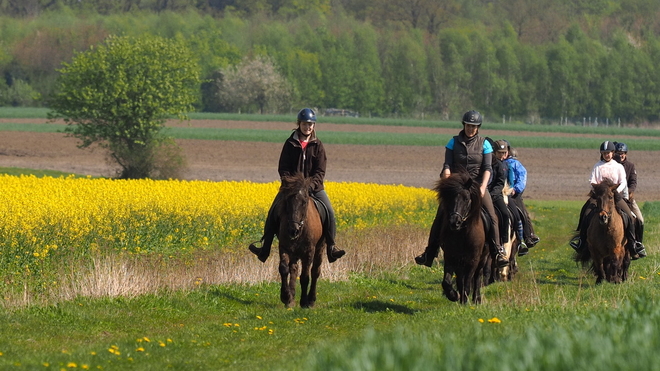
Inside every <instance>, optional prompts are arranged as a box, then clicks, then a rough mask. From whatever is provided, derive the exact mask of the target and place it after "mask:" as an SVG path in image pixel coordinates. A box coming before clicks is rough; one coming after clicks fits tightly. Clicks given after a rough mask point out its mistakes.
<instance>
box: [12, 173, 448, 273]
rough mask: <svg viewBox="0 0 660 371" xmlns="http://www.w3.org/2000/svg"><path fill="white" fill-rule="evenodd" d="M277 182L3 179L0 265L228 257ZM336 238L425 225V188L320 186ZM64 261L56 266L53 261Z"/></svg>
mask: <svg viewBox="0 0 660 371" xmlns="http://www.w3.org/2000/svg"><path fill="white" fill-rule="evenodd" d="M278 187H279V182H272V183H252V182H228V181H225V182H210V181H177V180H169V181H154V180H111V179H93V178H75V177H68V178H64V177H60V178H52V177H43V178H37V177H35V176H20V177H17V176H9V175H3V176H0V197H1V198H2V202H0V217H1V218H2V223H0V236H1V239H0V264H2V266H3V269H10V271H9V272H11V274H16V275H25V274H27V275H31V274H36V273H38V271H39V269H40V267H42V266H43V265H44V262H45V261H48V260H49V258H51V257H52V256H54V255H55V256H59V257H60V258H64V259H69V258H75V257H76V256H83V255H85V254H89V253H93V252H95V251H119V252H125V253H129V254H145V253H159V254H163V255H165V256H167V255H172V254H176V253H181V252H187V251H193V250H196V249H208V248H219V249H222V248H231V247H233V246H237V245H243V244H245V243H246V242H248V241H251V240H254V239H257V238H259V237H260V236H261V229H262V228H263V222H264V219H265V215H266V213H267V211H268V208H269V207H270V204H271V202H272V200H273V198H274V197H275V195H276V193H277V190H278ZM326 189H327V192H328V195H329V197H330V199H331V201H332V204H333V206H334V208H335V211H336V214H337V224H338V229H339V231H340V232H341V230H344V229H347V228H356V229H361V228H368V227H370V226H374V225H385V224H399V225H401V224H410V223H413V224H418V223H424V224H429V223H430V218H432V216H433V215H434V209H435V207H436V205H437V202H436V200H435V196H434V194H433V193H432V192H431V191H430V190H427V189H419V188H412V187H405V186H393V185H377V184H361V183H332V182H328V183H327V184H326ZM60 261H61V260H60Z"/></svg>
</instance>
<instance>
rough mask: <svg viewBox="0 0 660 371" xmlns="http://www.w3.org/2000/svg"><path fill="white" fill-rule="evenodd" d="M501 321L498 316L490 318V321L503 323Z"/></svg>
mask: <svg viewBox="0 0 660 371" xmlns="http://www.w3.org/2000/svg"><path fill="white" fill-rule="evenodd" d="M501 322H502V321H500V319H499V318H497V317H493V318H491V319H489V320H488V323H501Z"/></svg>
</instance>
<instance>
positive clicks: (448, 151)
mask: <svg viewBox="0 0 660 371" xmlns="http://www.w3.org/2000/svg"><path fill="white" fill-rule="evenodd" d="M453 164H454V138H451V139H450V140H449V143H447V146H446V147H445V162H444V163H443V164H442V170H441V171H440V178H442V179H444V178H448V177H449V176H450V175H451V166H452V165H453Z"/></svg>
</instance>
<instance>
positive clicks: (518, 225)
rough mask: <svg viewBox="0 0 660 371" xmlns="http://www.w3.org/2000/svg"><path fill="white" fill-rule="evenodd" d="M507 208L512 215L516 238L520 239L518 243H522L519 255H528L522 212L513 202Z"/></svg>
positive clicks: (519, 247)
mask: <svg viewBox="0 0 660 371" xmlns="http://www.w3.org/2000/svg"><path fill="white" fill-rule="evenodd" d="M507 206H508V208H509V213H510V214H511V225H512V228H513V229H514V230H515V232H516V237H518V241H520V244H519V246H518V255H520V256H523V255H527V253H528V252H529V247H528V246H527V243H525V233H524V232H523V223H522V217H521V216H520V210H518V207H517V206H516V203H515V202H513V201H511V202H509V204H508V205H507Z"/></svg>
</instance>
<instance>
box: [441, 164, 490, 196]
mask: <svg viewBox="0 0 660 371" xmlns="http://www.w3.org/2000/svg"><path fill="white" fill-rule="evenodd" d="M468 183H469V185H468ZM466 185H468V187H469V188H468V190H469V191H470V198H471V199H472V202H475V201H478V202H479V204H481V191H480V190H479V186H478V183H477V182H476V181H474V180H473V179H472V178H471V177H470V174H469V173H468V172H467V170H465V169H462V168H461V169H459V170H458V171H457V172H454V173H452V174H451V175H450V176H449V177H448V178H444V179H441V180H439V181H438V182H437V183H436V185H435V187H434V188H433V190H434V191H436V192H437V195H438V200H439V201H441V200H442V195H445V197H454V196H456V195H457V194H458V193H460V192H461V191H462V190H464V189H466Z"/></svg>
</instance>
